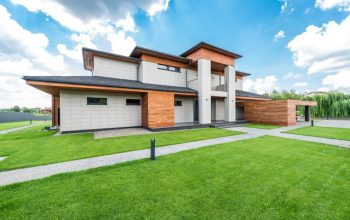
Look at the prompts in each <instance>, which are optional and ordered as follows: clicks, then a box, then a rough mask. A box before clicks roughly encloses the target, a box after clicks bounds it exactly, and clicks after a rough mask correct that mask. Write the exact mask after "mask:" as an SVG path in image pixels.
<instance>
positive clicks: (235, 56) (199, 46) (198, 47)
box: [180, 41, 242, 59]
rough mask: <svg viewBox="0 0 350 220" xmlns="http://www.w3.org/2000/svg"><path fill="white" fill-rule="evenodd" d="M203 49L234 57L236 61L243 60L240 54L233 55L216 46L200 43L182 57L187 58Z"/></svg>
mask: <svg viewBox="0 0 350 220" xmlns="http://www.w3.org/2000/svg"><path fill="white" fill-rule="evenodd" d="M201 48H205V49H208V50H211V51H214V52H217V53H219V54H223V55H225V56H228V57H232V58H234V59H238V58H241V57H242V56H241V55H239V54H236V53H233V52H231V51H228V50H225V49H222V48H220V47H216V46H214V45H211V44H208V43H206V42H203V41H202V42H199V43H198V44H196V45H195V46H193V47H191V48H190V49H188V50H187V51H185V52H184V53H182V54H181V55H180V56H182V57H187V56H188V55H190V54H192V53H193V52H195V51H197V50H199V49H201Z"/></svg>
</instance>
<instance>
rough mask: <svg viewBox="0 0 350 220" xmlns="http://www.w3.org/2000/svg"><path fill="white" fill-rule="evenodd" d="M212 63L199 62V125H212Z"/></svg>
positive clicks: (201, 60)
mask: <svg viewBox="0 0 350 220" xmlns="http://www.w3.org/2000/svg"><path fill="white" fill-rule="evenodd" d="M210 75H211V61H210V60H206V59H199V60H198V83H199V88H198V106H199V123H200V124H209V123H211V108H212V107H211V78H210Z"/></svg>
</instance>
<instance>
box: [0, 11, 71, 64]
mask: <svg viewBox="0 0 350 220" xmlns="http://www.w3.org/2000/svg"><path fill="white" fill-rule="evenodd" d="M0 30H1V34H0V54H3V55H4V56H5V57H7V58H8V57H25V58H27V59H30V60H31V61H32V62H34V63H37V64H40V65H43V66H45V67H46V68H49V69H52V70H57V69H63V68H64V67H65V66H64V60H63V56H61V55H52V54H51V53H49V52H48V51H47V50H46V48H47V47H48V45H49V40H48V38H47V37H46V36H45V35H44V34H42V33H31V32H30V31H28V30H26V29H24V28H23V27H22V26H20V25H19V24H18V23H17V22H16V21H15V20H13V19H12V18H11V15H10V13H9V12H8V11H7V9H6V8H5V7H3V6H2V5H0Z"/></svg>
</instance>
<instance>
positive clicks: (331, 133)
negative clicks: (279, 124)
mask: <svg viewBox="0 0 350 220" xmlns="http://www.w3.org/2000/svg"><path fill="white" fill-rule="evenodd" d="M285 133H289V134H299V135H306V136H314V137H324V138H331V139H339V140H347V141H350V129H349V128H334V127H317V126H315V127H311V126H310V127H303V128H297V129H294V130H290V131H287V132H285Z"/></svg>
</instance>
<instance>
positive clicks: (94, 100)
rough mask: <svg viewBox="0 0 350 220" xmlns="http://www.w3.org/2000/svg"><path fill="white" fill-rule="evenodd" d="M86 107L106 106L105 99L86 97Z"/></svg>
mask: <svg viewBox="0 0 350 220" xmlns="http://www.w3.org/2000/svg"><path fill="white" fill-rule="evenodd" d="M86 104H87V105H107V98H95V97H87V102H86Z"/></svg>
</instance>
